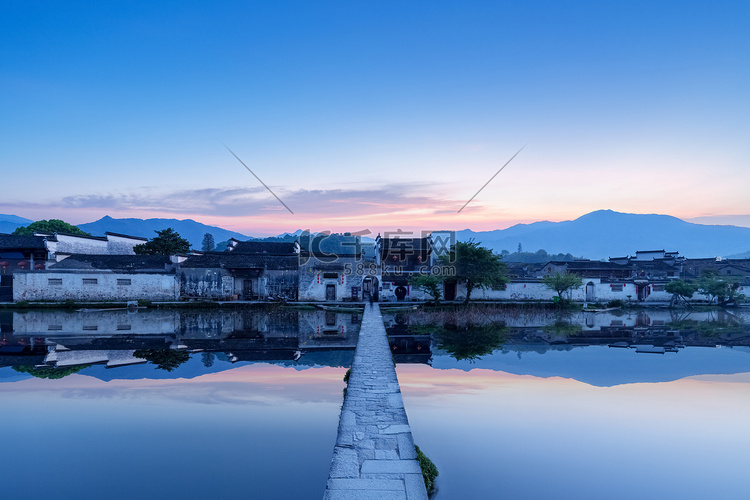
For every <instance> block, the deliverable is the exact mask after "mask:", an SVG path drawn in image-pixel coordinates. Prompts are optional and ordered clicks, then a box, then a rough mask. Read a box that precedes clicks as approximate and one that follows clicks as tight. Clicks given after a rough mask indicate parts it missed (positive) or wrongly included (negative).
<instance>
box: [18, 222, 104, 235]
mask: <svg viewBox="0 0 750 500" xmlns="http://www.w3.org/2000/svg"><path fill="white" fill-rule="evenodd" d="M34 233H49V234H52V233H67V234H75V235H78V236H91V234H89V233H87V232H86V231H81V230H80V229H78V228H77V227H76V226H74V225H72V224H68V223H67V222H65V221H63V220H60V219H50V220H38V221H36V222H32V223H31V224H29V225H28V226H25V227H19V228H16V230H15V231H13V234H16V235H19V236H34Z"/></svg>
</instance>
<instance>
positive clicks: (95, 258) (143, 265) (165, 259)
mask: <svg viewBox="0 0 750 500" xmlns="http://www.w3.org/2000/svg"><path fill="white" fill-rule="evenodd" d="M168 264H171V261H170V259H169V256H167V255H83V254H73V255H71V256H70V257H68V258H66V259H63V260H61V261H60V262H58V263H56V264H53V265H51V266H49V269H50V270H61V269H97V270H113V271H135V270H139V271H144V270H159V271H164V270H165V269H166V266H167V265H168Z"/></svg>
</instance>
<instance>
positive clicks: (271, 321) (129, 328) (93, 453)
mask: <svg viewBox="0 0 750 500" xmlns="http://www.w3.org/2000/svg"><path fill="white" fill-rule="evenodd" d="M359 326H360V315H359V314H348V313H347V314H342V313H337V312H335V311H323V310H298V309H291V308H278V309H276V310H267V309H263V308H256V309H245V310H218V309H210V310H208V309H204V310H195V309H194V310H190V309H174V310H140V311H137V312H128V311H125V310H111V311H103V310H94V311H78V312H76V311H51V310H38V311H28V312H18V311H15V312H12V313H11V312H9V311H2V312H1V313H0V327H1V330H2V332H1V334H0V401H1V403H0V421H2V422H3V425H4V428H5V429H12V430H13V431H12V432H6V433H5V434H4V435H3V452H4V453H5V456H6V457H13V460H7V461H6V463H5V464H4V466H3V472H4V473H5V474H6V475H7V477H12V478H13V481H10V482H6V483H7V484H5V485H4V486H3V492H2V497H3V498H9V499H24V500H27V499H42V498H47V497H48V496H49V495H50V492H53V493H54V495H55V496H59V497H62V498H101V497H106V498H111V499H132V498H144V499H158V500H167V499H175V500H177V499H180V500H182V499H187V498H231V497H249V498H264V499H287V498H297V499H319V498H320V496H321V495H322V492H323V491H324V489H325V484H326V480H327V477H328V468H329V464H330V461H331V454H332V451H333V448H334V444H335V440H336V429H337V426H338V417H339V412H340V408H341V401H342V389H343V387H344V383H343V380H342V378H343V375H344V372H345V371H346V368H347V367H348V366H350V364H351V361H352V358H353V353H354V347H355V346H356V341H357V336H358V332H359Z"/></svg>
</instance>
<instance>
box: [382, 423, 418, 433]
mask: <svg viewBox="0 0 750 500" xmlns="http://www.w3.org/2000/svg"><path fill="white" fill-rule="evenodd" d="M402 432H408V433H411V427H409V424H400V425H389V426H388V427H386V428H385V429H382V430H381V431H380V433H381V434H401V433H402Z"/></svg>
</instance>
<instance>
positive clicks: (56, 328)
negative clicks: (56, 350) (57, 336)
mask: <svg viewBox="0 0 750 500" xmlns="http://www.w3.org/2000/svg"><path fill="white" fill-rule="evenodd" d="M47 330H49V331H51V332H58V331H60V330H62V325H49V326H48V327H47Z"/></svg>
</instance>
